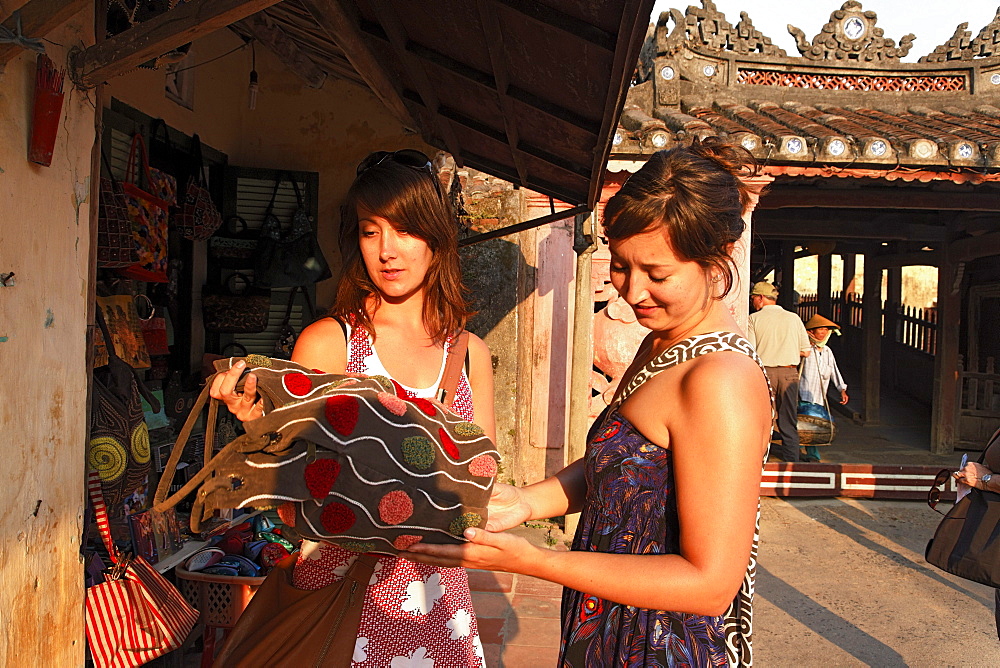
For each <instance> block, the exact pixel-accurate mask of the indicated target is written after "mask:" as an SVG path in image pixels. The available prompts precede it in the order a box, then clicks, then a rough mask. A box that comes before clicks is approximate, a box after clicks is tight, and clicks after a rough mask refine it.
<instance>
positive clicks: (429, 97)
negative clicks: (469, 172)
mask: <svg viewBox="0 0 1000 668" xmlns="http://www.w3.org/2000/svg"><path fill="white" fill-rule="evenodd" d="M370 1H371V7H372V9H373V10H374V12H375V16H376V19H377V20H378V22H379V24H381V26H382V29H383V30H384V31H385V34H386V35H387V36H388V38H389V44H390V45H391V46H392V50H393V52H394V53H395V54H396V58H398V59H399V63H400V64H401V65H402V66H403V69H404V70H405V71H406V73H407V75H408V76H409V79H410V81H411V82H412V83H413V85H414V87H416V89H417V93H418V94H419V95H420V99H421V100H422V101H423V106H424V108H425V109H426V110H427V111H428V112H430V118H429V120H430V122H431V125H432V126H433V127H434V129H436V130H437V133H438V136H440V137H441V139H442V141H444V143H445V146H446V147H447V148H448V152H449V153H451V155H452V157H453V158H454V159H455V163H456V164H457V165H458V166H459V167H461V166H462V146H461V145H460V144H459V142H458V137H457V136H456V135H455V131H454V130H453V129H452V127H451V126H450V125H449V124H448V122H447V121H445V120H444V119H443V118H442V117H441V116H440V115H439V114H438V109H439V108H440V106H441V101H440V100H439V99H438V96H437V93H436V92H435V91H434V86H433V85H432V84H431V80H430V78H428V76H427V72H426V71H425V70H424V66H423V64H422V63H420V62H419V61H418V59H417V58H416V57H415V56H414V55H413V54H411V53H409V52H407V49H406V44H407V42H408V41H409V36H408V35H407V33H406V28H405V26H403V24H402V22H401V21H400V20H399V16H397V15H396V12H395V11H393V8H392V5H391V4H390V2H389V1H388V0H370Z"/></svg>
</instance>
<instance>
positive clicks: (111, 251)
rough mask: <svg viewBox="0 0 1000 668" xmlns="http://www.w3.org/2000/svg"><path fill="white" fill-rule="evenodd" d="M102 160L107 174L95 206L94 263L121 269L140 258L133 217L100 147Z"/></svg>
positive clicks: (104, 267)
mask: <svg viewBox="0 0 1000 668" xmlns="http://www.w3.org/2000/svg"><path fill="white" fill-rule="evenodd" d="M101 161H102V162H103V163H104V166H105V168H106V169H107V171H108V176H102V177H101V194H100V199H99V200H98V206H97V266H98V267H99V268H102V269H121V268H124V267H130V266H132V265H133V264H135V263H136V262H138V261H139V253H138V252H137V251H136V249H135V241H133V239H132V219H131V218H129V215H128V204H127V203H126V201H125V191H124V189H122V184H121V182H120V181H118V179H116V178H115V176H114V174H112V173H111V165H110V164H109V163H108V157H107V156H106V155H104V151H103V150H102V151H101Z"/></svg>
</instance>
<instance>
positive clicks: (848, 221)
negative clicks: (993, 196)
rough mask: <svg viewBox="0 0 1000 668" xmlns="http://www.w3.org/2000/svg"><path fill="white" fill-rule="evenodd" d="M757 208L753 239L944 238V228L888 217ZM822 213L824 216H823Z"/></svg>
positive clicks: (932, 240)
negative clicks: (777, 212)
mask: <svg viewBox="0 0 1000 668" xmlns="http://www.w3.org/2000/svg"><path fill="white" fill-rule="evenodd" d="M768 213H769V212H767V211H761V210H760V209H757V210H756V211H754V215H753V233H754V235H755V236H761V237H770V238H780V239H796V240H803V241H804V240H807V239H809V240H811V239H831V240H840V239H859V240H860V239H868V240H872V241H917V242H921V243H930V244H936V243H942V242H944V241H945V240H946V239H947V237H948V228H947V227H946V226H945V225H934V224H920V223H905V222H899V221H897V220H894V219H893V218H892V217H883V218H879V217H875V218H874V219H873V218H870V217H865V216H863V215H861V214H860V213H857V215H850V214H844V213H839V214H838V213H833V212H819V211H810V212H808V213H801V214H799V215H795V214H791V213H790V212H788V213H784V215H781V214H779V215H773V213H775V212H770V213H772V215H768ZM824 214H825V215H824Z"/></svg>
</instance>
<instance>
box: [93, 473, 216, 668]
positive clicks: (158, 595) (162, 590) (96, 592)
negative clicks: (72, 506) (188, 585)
mask: <svg viewBox="0 0 1000 668" xmlns="http://www.w3.org/2000/svg"><path fill="white" fill-rule="evenodd" d="M101 488H102V485H101V479H100V476H99V475H98V474H97V472H96V471H91V472H90V473H89V474H88V477H87V491H88V494H89V496H90V502H91V506H92V508H93V511H94V519H95V522H96V524H97V528H98V531H99V532H100V535H101V539H102V540H103V541H104V546H105V547H106V548H107V550H108V555H109V556H110V557H111V560H112V562H114V566H113V567H112V568H111V569H110V573H109V574H108V575H107V576H106V577H105V580H104V582H102V583H100V584H96V585H94V586H92V587H89V588H88V589H87V601H86V628H87V643H88V644H89V645H90V653H91V656H92V657H93V660H94V665H95V666H97V668H133V667H134V666H141V665H143V664H146V663H149V662H150V661H152V660H153V659H155V658H157V657H159V656H163V655H164V654H166V653H167V652H171V651H173V650H175V649H177V648H178V647H180V646H181V645H182V644H183V642H184V639H185V638H187V636H188V634H189V633H190V632H191V629H192V628H193V627H194V624H195V622H196V621H197V620H198V611H197V610H195V609H194V608H192V607H191V605H190V604H189V603H188V602H187V600H185V598H184V597H183V596H182V595H181V593H180V592H179V591H177V588H176V587H174V586H173V585H172V584H170V582H169V581H167V580H166V578H164V577H163V576H162V575H160V574H159V573H157V572H156V569H155V568H153V567H152V566H150V565H149V563H148V562H147V561H146V560H145V559H143V558H142V557H139V556H135V557H133V556H132V555H130V554H124V555H123V554H122V553H120V552H119V551H118V549H117V548H116V547H115V545H114V543H113V541H112V540H111V531H110V527H109V525H108V511H107V507H106V506H105V501H104V498H103V496H102V494H101Z"/></svg>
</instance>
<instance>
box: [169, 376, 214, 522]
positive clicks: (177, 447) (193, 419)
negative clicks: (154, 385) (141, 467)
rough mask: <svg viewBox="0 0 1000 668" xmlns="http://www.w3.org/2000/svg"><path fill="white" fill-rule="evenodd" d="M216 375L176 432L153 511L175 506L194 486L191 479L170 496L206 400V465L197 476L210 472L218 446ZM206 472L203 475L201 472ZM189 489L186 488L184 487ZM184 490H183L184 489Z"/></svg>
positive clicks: (206, 474)
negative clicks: (210, 393) (213, 383)
mask: <svg viewBox="0 0 1000 668" xmlns="http://www.w3.org/2000/svg"><path fill="white" fill-rule="evenodd" d="M214 378H215V376H214V375H213V376H210V377H209V378H208V380H207V381H206V383H205V387H204V388H203V389H202V391H201V394H199V395H198V398H197V399H196V400H195V402H194V405H193V406H192V407H191V412H189V413H188V416H187V420H185V421H184V426H183V427H181V431H180V433H179V434H178V435H177V440H176V441H174V447H173V449H172V450H171V451H170V457H169V458H168V459H167V463H166V464H165V465H164V467H163V472H162V473H161V474H160V482H159V483H158V484H157V485H156V494H155V495H154V496H153V511H154V512H158V513H162V512H164V511H166V510H169V509H170V508H172V507H173V506H175V505H177V503H178V502H179V501H180V500H181V499H182V498H184V497H185V496H187V494H188V492H189V491H190V489H188V487H191V488H192V489H193V486H191V485H190V481H189V482H188V484H186V485H185V486H184V488H183V489H182V490H181V491H180V492H177V493H176V494H174V495H173V496H172V497H170V498H169V499H168V498H167V494H168V493H169V492H170V486H171V485H172V484H173V482H174V476H175V475H176V473H177V464H178V463H180V460H181V455H182V454H183V453H184V448H185V447H186V446H187V443H188V440H189V439H190V438H191V432H192V431H194V426H195V423H197V422H198V419H199V418H200V417H201V411H202V409H203V408H205V404H209V407H208V419H207V420H206V422H205V465H204V466H203V467H202V469H201V471H199V472H198V475H196V476H195V479H198V480H199V484H200V482H201V480H204V479H205V478H207V477H208V475H209V474H211V472H212V471H211V468H210V467H209V462H211V460H212V455H213V452H212V451H213V450H214V449H215V423H216V421H217V420H218V415H219V403H218V399H212V398H211V397H210V396H209V392H210V391H211V389H212V379H214ZM202 473H204V474H205V475H204V476H202V477H200V479H199V476H201V474H202ZM185 490H187V491H185ZM181 492H183V494H182V493H181Z"/></svg>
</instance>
